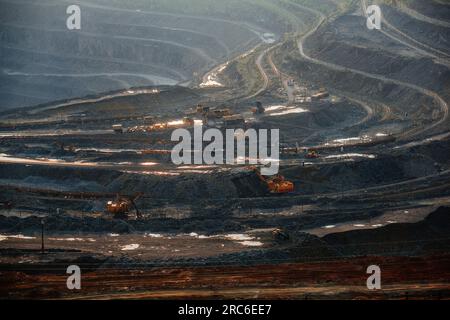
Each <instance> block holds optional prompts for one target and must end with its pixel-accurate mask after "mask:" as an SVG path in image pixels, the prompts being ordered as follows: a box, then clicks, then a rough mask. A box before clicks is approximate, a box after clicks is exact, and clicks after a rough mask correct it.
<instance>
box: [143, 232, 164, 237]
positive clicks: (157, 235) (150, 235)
mask: <svg viewBox="0 0 450 320" xmlns="http://www.w3.org/2000/svg"><path fill="white" fill-rule="evenodd" d="M144 237H150V238H164V236H163V235H162V234H159V233H146V234H145V235H144Z"/></svg>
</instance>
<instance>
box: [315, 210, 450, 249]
mask: <svg viewBox="0 0 450 320" xmlns="http://www.w3.org/2000/svg"><path fill="white" fill-rule="evenodd" d="M449 232H450V208H449V207H440V208H439V209H437V210H436V211H435V212H433V213H431V214H430V215H429V216H428V217H427V218H426V219H425V220H423V221H420V222H418V223H413V224H406V223H405V224H392V225H388V226H385V227H382V228H379V229H372V230H352V231H348V232H343V233H335V234H330V235H327V236H325V237H323V238H322V239H323V240H324V241H325V242H326V243H327V244H328V245H330V247H331V248H333V249H335V250H337V251H339V252H340V253H341V254H343V255H349V256H350V255H367V254H370V255H403V254H407V255H424V254H435V253H439V252H448V246H449V245H450V239H449V238H448V234H449Z"/></svg>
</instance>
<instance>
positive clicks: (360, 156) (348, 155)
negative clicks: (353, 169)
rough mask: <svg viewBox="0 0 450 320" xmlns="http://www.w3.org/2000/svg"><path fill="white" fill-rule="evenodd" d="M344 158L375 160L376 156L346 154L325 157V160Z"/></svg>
mask: <svg viewBox="0 0 450 320" xmlns="http://www.w3.org/2000/svg"><path fill="white" fill-rule="evenodd" d="M342 158H367V159H375V158H376V157H375V155H373V154H364V153H345V154H334V155H331V156H327V157H325V159H342Z"/></svg>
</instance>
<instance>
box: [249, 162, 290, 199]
mask: <svg viewBox="0 0 450 320" xmlns="http://www.w3.org/2000/svg"><path fill="white" fill-rule="evenodd" d="M252 169H253V170H254V171H255V173H256V175H257V176H258V177H259V179H260V180H261V181H262V182H264V183H265V184H266V185H267V188H268V189H269V192H270V193H271V194H286V193H291V192H294V189H295V186H294V183H293V182H291V181H288V180H286V179H285V178H284V177H283V176H282V175H280V174H277V175H275V176H272V177H265V176H263V175H262V174H261V172H260V171H259V169H258V168H255V167H253V168H252Z"/></svg>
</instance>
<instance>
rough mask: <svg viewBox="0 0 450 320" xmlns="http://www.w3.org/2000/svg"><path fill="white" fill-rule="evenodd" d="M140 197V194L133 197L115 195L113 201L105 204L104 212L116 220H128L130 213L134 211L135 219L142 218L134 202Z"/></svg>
mask: <svg viewBox="0 0 450 320" xmlns="http://www.w3.org/2000/svg"><path fill="white" fill-rule="evenodd" d="M141 196H142V193H139V194H137V195H136V196H134V197H126V196H120V195H117V197H116V199H115V200H112V201H108V203H107V204H106V211H107V212H108V213H109V214H111V215H112V216H113V217H114V218H116V219H126V218H128V216H129V214H130V211H131V210H132V209H134V210H135V211H136V218H138V219H140V218H142V214H141V213H140V211H139V209H138V207H137V206H136V201H137V200H138V199H139V198H140V197H141Z"/></svg>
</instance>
